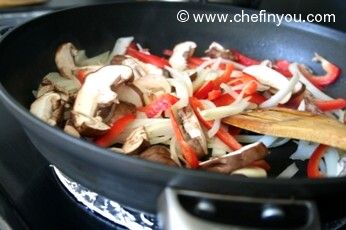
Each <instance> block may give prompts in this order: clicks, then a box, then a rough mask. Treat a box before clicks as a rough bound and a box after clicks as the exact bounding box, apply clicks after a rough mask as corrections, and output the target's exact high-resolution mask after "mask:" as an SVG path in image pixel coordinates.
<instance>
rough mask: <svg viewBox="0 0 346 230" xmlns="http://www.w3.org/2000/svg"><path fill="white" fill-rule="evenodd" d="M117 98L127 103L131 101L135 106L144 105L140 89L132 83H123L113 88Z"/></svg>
mask: <svg viewBox="0 0 346 230" xmlns="http://www.w3.org/2000/svg"><path fill="white" fill-rule="evenodd" d="M115 92H116V93H117V94H118V99H119V100H120V101H124V102H127V103H131V104H133V105H135V106H136V107H142V106H144V97H143V93H142V91H141V90H140V89H139V88H138V87H137V86H136V85H134V84H123V85H121V86H119V87H117V89H116V90H115Z"/></svg>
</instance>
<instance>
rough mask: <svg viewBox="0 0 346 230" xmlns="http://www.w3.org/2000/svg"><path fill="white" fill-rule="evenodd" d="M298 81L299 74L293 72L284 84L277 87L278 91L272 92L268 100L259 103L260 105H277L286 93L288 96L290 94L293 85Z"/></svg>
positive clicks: (266, 106) (265, 106)
mask: <svg viewBox="0 0 346 230" xmlns="http://www.w3.org/2000/svg"><path fill="white" fill-rule="evenodd" d="M298 81H299V74H298V73H295V74H294V75H293V77H292V78H291V79H290V81H289V82H288V84H287V85H286V86H284V87H282V88H281V89H279V91H278V92H277V93H276V94H274V95H273V96H271V97H270V98H269V99H268V100H266V101H264V102H263V103H262V104H260V107H261V108H270V107H274V106H277V105H278V104H279V103H281V102H282V100H283V99H284V98H285V97H287V96H288V95H289V96H290V95H291V94H292V91H293V89H294V86H295V85H296V84H297V83H298ZM288 99H289V98H288ZM286 102H287V101H286Z"/></svg>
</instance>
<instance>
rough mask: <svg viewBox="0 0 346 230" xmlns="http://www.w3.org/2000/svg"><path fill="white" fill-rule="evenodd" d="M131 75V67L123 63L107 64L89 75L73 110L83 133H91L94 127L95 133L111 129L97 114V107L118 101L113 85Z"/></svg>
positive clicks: (73, 114) (78, 128)
mask: <svg viewBox="0 0 346 230" xmlns="http://www.w3.org/2000/svg"><path fill="white" fill-rule="evenodd" d="M131 77H132V70H131V68H130V67H128V66H123V65H110V66H105V67H103V68H101V69H99V70H97V71H96V72H93V73H90V74H89V75H88V77H87V78H86V80H85V82H84V84H83V86H82V88H81V89H80V90H79V92H78V94H77V97H76V100H75V103H74V107H73V111H72V117H73V124H74V127H75V128H76V129H77V130H78V131H79V132H80V133H81V134H82V135H89V134H90V132H89V131H91V130H93V129H94V130H95V134H99V133H103V132H104V131H105V130H108V129H109V126H108V125H106V124H105V123H104V122H103V121H102V118H101V117H97V116H96V114H97V109H98V108H100V106H111V105H112V104H114V103H118V95H117V93H116V92H114V91H112V87H114V86H116V85H120V84H121V83H123V82H125V81H128V80H130V79H131ZM91 134H93V133H92V132H91Z"/></svg>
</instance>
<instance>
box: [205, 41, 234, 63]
mask: <svg viewBox="0 0 346 230" xmlns="http://www.w3.org/2000/svg"><path fill="white" fill-rule="evenodd" d="M205 54H206V55H207V56H208V57H211V58H219V57H221V58H224V59H228V60H234V56H233V54H232V52H231V51H230V50H228V49H225V48H224V47H223V46H222V45H220V44H219V43H217V42H212V43H211V44H210V46H209V49H207V50H206V51H205Z"/></svg>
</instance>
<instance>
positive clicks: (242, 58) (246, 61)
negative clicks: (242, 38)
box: [232, 50, 261, 66]
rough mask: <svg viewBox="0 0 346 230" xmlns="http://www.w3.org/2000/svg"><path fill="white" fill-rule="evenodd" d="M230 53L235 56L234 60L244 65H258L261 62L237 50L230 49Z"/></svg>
mask: <svg viewBox="0 0 346 230" xmlns="http://www.w3.org/2000/svg"><path fill="white" fill-rule="evenodd" d="M232 54H233V56H234V58H235V61H236V62H238V63H239V64H242V65H245V66H250V65H258V64H260V63H261V62H260V61H258V60H256V59H253V58H250V57H248V56H246V55H244V54H242V53H240V52H239V51H238V50H232Z"/></svg>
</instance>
